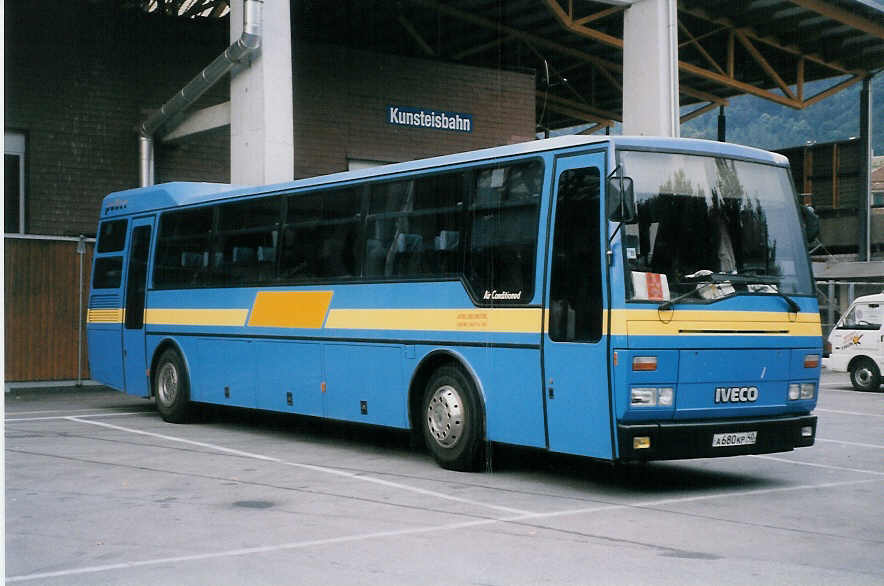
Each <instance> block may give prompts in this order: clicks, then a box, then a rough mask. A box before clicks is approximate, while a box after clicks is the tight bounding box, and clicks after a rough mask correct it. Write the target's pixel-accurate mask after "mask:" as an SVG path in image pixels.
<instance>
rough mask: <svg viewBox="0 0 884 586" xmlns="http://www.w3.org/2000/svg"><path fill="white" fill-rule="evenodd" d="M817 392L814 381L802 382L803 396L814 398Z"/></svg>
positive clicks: (803, 397) (804, 397)
mask: <svg viewBox="0 0 884 586" xmlns="http://www.w3.org/2000/svg"><path fill="white" fill-rule="evenodd" d="M815 394H816V385H815V384H813V383H801V398H802V399H813V396H814V395H815Z"/></svg>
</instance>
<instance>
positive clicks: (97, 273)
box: [92, 256, 123, 289]
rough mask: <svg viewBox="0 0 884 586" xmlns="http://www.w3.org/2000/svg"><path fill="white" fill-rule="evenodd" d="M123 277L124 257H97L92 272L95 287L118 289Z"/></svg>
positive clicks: (93, 286)
mask: <svg viewBox="0 0 884 586" xmlns="http://www.w3.org/2000/svg"><path fill="white" fill-rule="evenodd" d="M122 278H123V257H122V256H106V257H100V258H96V259H95V270H94V271H93V272H92V288H93V289H117V288H119V287H120V283H121V282H122Z"/></svg>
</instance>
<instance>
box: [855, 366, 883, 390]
mask: <svg viewBox="0 0 884 586" xmlns="http://www.w3.org/2000/svg"><path fill="white" fill-rule="evenodd" d="M850 382H851V384H852V385H853V388H854V389H856V390H857V391H877V390H878V389H879V388H880V387H881V372H880V371H879V370H878V365H877V364H875V363H874V362H873V361H872V360H869V359H868V358H862V359H860V360H857V361H856V364H854V365H853V367H852V368H851V369H850Z"/></svg>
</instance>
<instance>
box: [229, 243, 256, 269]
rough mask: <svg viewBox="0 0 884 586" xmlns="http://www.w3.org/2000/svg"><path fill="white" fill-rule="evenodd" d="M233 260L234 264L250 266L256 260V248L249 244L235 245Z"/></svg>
mask: <svg viewBox="0 0 884 586" xmlns="http://www.w3.org/2000/svg"><path fill="white" fill-rule="evenodd" d="M232 260H233V264H234V266H240V267H243V266H248V265H250V264H252V263H254V262H255V249H254V248H249V247H247V246H234V247H233V258H232Z"/></svg>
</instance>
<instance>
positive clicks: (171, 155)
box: [4, 0, 229, 235]
mask: <svg viewBox="0 0 884 586" xmlns="http://www.w3.org/2000/svg"><path fill="white" fill-rule="evenodd" d="M117 4H121V3H116V2H105V3H93V2H82V1H63V0H41V1H40V2H34V3H31V2H10V3H9V4H7V5H6V7H5V13H4V18H5V27H6V39H5V48H6V53H5V58H6V61H5V68H6V86H5V90H6V99H5V106H4V107H5V117H6V128H7V129H10V130H17V131H21V132H24V133H25V135H26V136H27V141H28V152H27V171H28V172H27V185H26V201H27V231H28V232H30V233H35V234H53V235H78V234H81V233H83V234H90V235H91V234H94V233H95V225H96V220H97V218H98V211H99V210H98V208H99V205H100V202H101V199H102V198H103V197H104V196H105V195H106V194H107V193H109V192H111V191H116V190H120V189H128V188H130V187H135V186H137V185H138V141H137V135H136V133H135V127H136V125H137V124H138V123H139V122H140V121H141V120H143V119H144V118H146V116H147V114H148V113H149V112H150V110H151V109H152V108H157V107H158V106H160V105H161V104H162V103H163V101H165V100H167V99H168V98H169V97H171V96H172V94H173V92H175V91H176V90H178V89H180V88H181V86H182V85H184V84H185V83H186V82H187V81H188V80H189V79H190V78H192V77H193V76H194V75H196V74H197V73H198V72H199V70H200V69H201V68H202V67H204V66H205V65H206V64H208V63H209V61H210V60H211V59H212V58H214V57H215V56H216V55H218V54H219V53H220V52H221V51H223V50H224V47H226V45H227V37H228V32H227V23H226V21H223V22H215V23H208V24H207V23H199V25H198V26H197V25H194V24H190V23H186V22H185V23H182V22H180V21H178V20H176V19H168V18H165V17H162V16H152V15H146V14H143V13H141V12H139V11H137V10H129V9H121V8H117V7H116V5H117ZM226 93H227V87H226V85H225V84H220V85H219V86H218V88H217V89H215V90H213V92H212V93H210V94H209V95H207V96H205V97H204V98H203V100H202V101H203V103H205V104H209V103H217V102H219V101H224V100H226V99H227V98H226ZM228 142H229V141H228V139H227V137H226V135H225V136H217V135H216V136H214V137H211V136H210V137H206V138H205V139H204V140H203V141H202V142H201V143H200V144H199V145H196V146H188V147H178V148H173V149H162V148H161V149H160V150H159V152H158V156H157V179H158V180H171V179H190V178H199V179H201V180H207V181H227V180H228V177H229V171H228V169H227V166H228V162H227V161H228V159H229V154H228V153H229V145H228Z"/></svg>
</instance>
